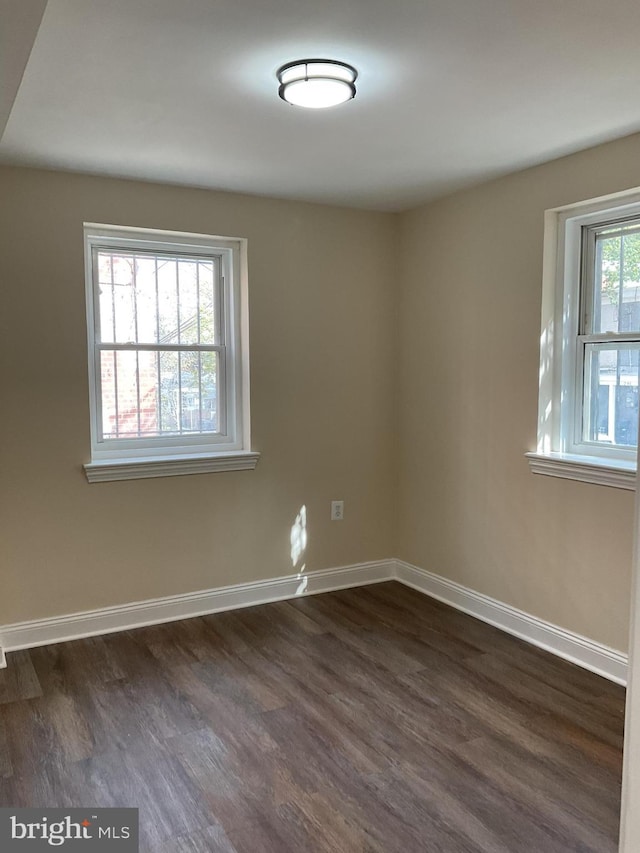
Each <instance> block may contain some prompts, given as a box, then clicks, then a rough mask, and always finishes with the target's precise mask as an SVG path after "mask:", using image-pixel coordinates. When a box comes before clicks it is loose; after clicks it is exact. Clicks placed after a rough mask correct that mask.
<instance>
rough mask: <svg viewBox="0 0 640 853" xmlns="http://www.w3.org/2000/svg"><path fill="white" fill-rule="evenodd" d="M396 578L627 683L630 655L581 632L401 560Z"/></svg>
mask: <svg viewBox="0 0 640 853" xmlns="http://www.w3.org/2000/svg"><path fill="white" fill-rule="evenodd" d="M395 569H396V570H395V576H396V580H399V581H400V582H401V583H403V584H405V585H406V586H410V587H412V588H413V589H417V590H419V591H420V592H424V593H425V594H426V595H429V596H431V597H432V598H436V599H438V601H443V602H444V603H445V604H449V605H451V606H452V607H455V608H456V609H457V610H462V611H463V612H464V613H469V614H470V615H471V616H475V617H476V619H481V620H482V621H483V622H488V623H489V625H494V626H495V627H496V628H500V629H501V630H502V631H505V632H506V633H507V634H513V635H514V636H515V637H519V638H520V639H522V640H526V642H527V643H531V644H532V645H534V646H539V647H540V648H541V649H546V650H547V651H548V652H552V653H553V654H554V655H557V656H558V657H561V658H564V659H565V660H568V661H571V662H572V663H575V664H578V666H581V667H583V668H584V669H588V670H591V672H595V673H597V674H598V675H602V676H604V677H605V678H608V679H609V680H610V681H615V682H616V683H617V684H626V682H627V663H628V660H627V655H626V654H624V653H623V652H619V651H617V650H616V649H612V648H610V647H609V646H605V645H603V644H601V643H596V642H594V641H593V640H590V639H588V637H583V636H582V635H581V634H575V633H573V631H567V630H566V629H565V628H559V627H558V626H557V625H553V624H551V622H545V621H544V620H543V619H538V617H537V616H531V614H529V613H525V612H524V611H522V610H518V609H517V608H516V607H511V606H510V605H508V604H504V603H503V602H501V601H497V600H496V599H495V598H489V596H488V595H482V594H481V593H479V592H474V591H473V590H472V589H469V588H468V587H465V586H462V585H461V584H458V583H455V582H454V581H450V580H447V578H443V577H440V576H439V575H434V574H432V572H428V571H426V570H425V569H420V568H418V567H417V566H412V565H410V564H409V563H405V562H403V561H402V560H396V561H395Z"/></svg>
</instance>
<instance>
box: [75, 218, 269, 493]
mask: <svg viewBox="0 0 640 853" xmlns="http://www.w3.org/2000/svg"><path fill="white" fill-rule="evenodd" d="M85 259H86V279H87V320H88V340H89V388H90V407H91V445H92V458H91V463H89V464H87V465H85V470H86V473H87V477H88V479H89V480H90V481H96V480H107V479H109V480H112V479H131V478H136V477H157V476H168V475H172V474H189V473H200V472H209V471H218V470H233V469H239V468H253V467H255V464H256V461H257V456H258V455H257V454H256V453H251V452H250V444H249V423H248V418H249V411H248V390H249V389H248V378H247V340H246V328H247V323H246V311H247V306H246V269H245V263H246V261H245V245H244V241H243V240H231V239H222V238H218V237H207V236H203V235H196V234H177V233H164V232H156V231H150V230H146V229H145V230H143V229H139V230H135V231H133V230H130V229H124V228H118V227H110V226H104V225H85Z"/></svg>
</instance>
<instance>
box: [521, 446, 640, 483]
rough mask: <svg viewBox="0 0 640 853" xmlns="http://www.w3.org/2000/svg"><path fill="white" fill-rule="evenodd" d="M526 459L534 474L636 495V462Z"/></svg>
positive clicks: (558, 456) (556, 456)
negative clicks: (621, 490)
mask: <svg viewBox="0 0 640 853" xmlns="http://www.w3.org/2000/svg"><path fill="white" fill-rule="evenodd" d="M525 456H526V457H527V460H528V462H529V468H530V469H531V471H532V472H533V473H534V474H546V475H548V476H550V477H562V478H563V479H565V480H579V481H580V482H582V483H595V484H596V485H599V486H611V487H612V488H614V489H629V490H630V491H635V488H636V466H635V464H634V463H633V462H623V461H620V460H612V459H600V458H599V457H597V456H573V455H569V454H567V453H525Z"/></svg>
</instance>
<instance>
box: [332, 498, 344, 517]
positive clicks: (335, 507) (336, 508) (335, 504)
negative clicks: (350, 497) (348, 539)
mask: <svg viewBox="0 0 640 853" xmlns="http://www.w3.org/2000/svg"><path fill="white" fill-rule="evenodd" d="M343 518H344V501H331V521H342V520H343Z"/></svg>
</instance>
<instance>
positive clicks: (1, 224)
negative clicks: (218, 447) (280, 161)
mask: <svg viewBox="0 0 640 853" xmlns="http://www.w3.org/2000/svg"><path fill="white" fill-rule="evenodd" d="M83 221H93V222H102V223H110V224H122V225H129V226H143V227H150V228H160V229H171V230H185V231H196V232H203V233H208V234H218V235H225V236H243V237H247V238H248V240H249V276H250V282H249V287H250V326H251V374H252V377H251V379H252V384H251V403H252V426H253V445H254V448H256V449H257V450H260V451H261V453H262V458H261V459H260V461H259V463H258V466H257V468H256V470H255V471H243V472H233V473H222V474H205V475H196V476H186V477H170V478H164V479H151V480H136V481H127V482H114V483H98V484H92V485H89V484H88V483H87V482H86V479H85V477H84V473H83V471H82V468H81V465H82V463H83V462H86V461H88V459H89V420H88V390H87V355H86V329H85V313H84V312H85V302H84V282H83V275H84V273H83V246H82V223H83ZM396 226H397V218H396V217H393V216H391V215H386V214H376V213H365V212H358V211H350V210H344V209H338V208H330V207H323V206H319V205H318V206H316V205H306V204H299V203H290V202H282V201H274V200H268V199H261V198H254V197H248V196H239V195H230V194H222V193H214V192H208V191H199V190H191V189H181V188H176V187H164V186H159V185H154V184H143V183H136V182H129V181H117V180H111V179H100V178H90V177H84V176H78V175H70V174H63V173H52V172H43V171H35V170H26V169H15V170H13V169H0V347H1V348H2V354H1V355H0V378H1V385H0V388H1V389H2V392H1V393H2V398H1V418H0V454H1V473H0V499H1V502H2V506H1V509H0V561H1V565H0V624H3V623H4V624H6V623H10V622H14V621H20V620H26V619H34V618H39V617H46V616H52V615H56V614H63V613H70V612H73V611H77V610H84V609H90V608H95V607H101V606H108V605H116V604H120V603H123V602H127V601H132V600H139V599H145V598H150V597H155V596H163V595H171V594H175V593H181V592H187V591H191V590H197V589H206V588H210V587H216V586H220V585H225V584H231V583H237V582H243V581H252V580H256V579H262V578H270V577H275V576H280V575H286V574H288V573H290V572H291V571H292V566H291V560H290V539H289V537H290V529H291V526H292V524H293V522H294V520H295V517H296V514H297V512H298V510H299V509H300V507H301V505H303V504H304V505H306V507H307V510H308V536H309V540H308V546H307V552H306V554H305V555H304V558H303V559H304V562H305V563H306V566H307V568H308V569H319V568H327V567H334V566H340V565H344V564H349V563H354V562H358V561H364V560H372V559H379V558H384V557H389V556H392V555H393V548H394V541H393V510H394V501H393V495H392V483H393V482H394V479H393V478H394V471H393V464H392V453H391V449H392V440H393V430H394V412H393V411H392V408H391V407H390V406H389V402H388V401H389V399H390V396H391V394H392V393H394V391H393V385H392V383H393V380H394V370H395V368H394V366H393V364H392V362H391V359H390V358H389V352H390V348H391V346H392V341H393V334H394V333H395V332H394V329H395V323H394V322H393V318H394V311H395V308H394V293H393V289H392V287H391V286H390V283H391V282H392V281H393V274H394V269H395V268H394V266H393V264H394V263H395V259H396V255H397V252H396V246H395V245H394V241H395V239H396ZM339 498H342V499H344V500H345V521H344V522H342V523H331V522H330V521H329V502H330V501H331V500H332V499H339Z"/></svg>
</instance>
